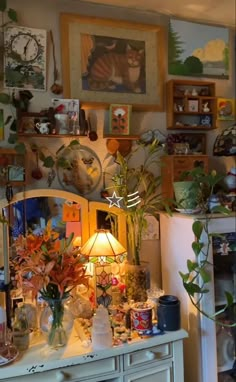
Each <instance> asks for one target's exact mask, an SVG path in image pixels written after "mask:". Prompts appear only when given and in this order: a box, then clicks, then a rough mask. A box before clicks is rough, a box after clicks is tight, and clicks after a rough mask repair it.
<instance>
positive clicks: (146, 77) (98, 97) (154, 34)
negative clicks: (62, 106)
mask: <svg viewBox="0 0 236 382" xmlns="http://www.w3.org/2000/svg"><path fill="white" fill-rule="evenodd" d="M61 36H62V72H63V82H64V83H63V88H64V97H67V98H75V99H80V101H81V107H84V108H86V107H87V108H104V107H106V108H108V107H109V105H110V104H127V103H128V104H131V105H132V108H133V110H159V111H162V110H163V86H164V84H163V59H162V58H163V56H164V55H163V38H164V32H163V29H162V27H160V26H157V25H150V24H139V23H131V22H126V21H120V20H112V19H99V18H95V17H86V16H80V15H75V14H61ZM127 36H128V37H127Z"/></svg>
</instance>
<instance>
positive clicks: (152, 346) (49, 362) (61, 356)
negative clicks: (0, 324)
mask: <svg viewBox="0 0 236 382" xmlns="http://www.w3.org/2000/svg"><path fill="white" fill-rule="evenodd" d="M72 337H73V333H72ZM185 337H187V333H186V332H185V331H184V330H178V331H176V332H169V333H166V334H163V335H157V336H153V337H151V338H149V339H143V340H141V339H140V340H135V341H133V342H131V343H130V344H125V345H123V346H118V347H112V348H109V349H104V350H99V351H96V352H93V351H92V350H91V349H87V350H85V348H83V347H82V345H81V343H80V341H79V340H78V338H76V336H74V337H73V338H72V340H71V339H70V342H69V344H68V345H67V346H66V347H65V348H61V349H58V350H50V349H48V347H47V346H46V345H45V343H42V344H41V346H39V345H37V344H36V345H35V346H32V347H31V348H30V349H29V350H28V351H27V352H25V354H23V355H22V357H21V358H20V359H19V360H16V361H15V363H14V364H11V365H9V366H5V367H4V368H3V369H2V370H1V374H0V381H4V382H42V381H43V380H45V381H50V382H64V381H68V382H83V381H86V382H104V381H106V382H135V381H138V382H153V381H155V380H156V381H158V382H184V367H183V339H184V338H185Z"/></svg>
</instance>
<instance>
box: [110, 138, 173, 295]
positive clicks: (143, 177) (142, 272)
mask: <svg viewBox="0 0 236 382" xmlns="http://www.w3.org/2000/svg"><path fill="white" fill-rule="evenodd" d="M137 150H139V154H140V150H141V151H142V154H143V155H141V156H142V157H143V160H142V162H141V163H140V164H138V165H137V161H136V163H135V167H133V166H132V160H134V157H135V154H137ZM160 153H161V146H160V145H159V142H158V141H157V140H154V141H153V142H152V143H151V144H150V145H145V144H142V143H140V144H139V145H138V148H137V149H136V150H134V151H132V152H131V153H130V154H128V155H127V156H126V157H123V156H122V155H121V154H120V153H119V152H117V156H116V163H117V164H118V172H117V173H116V174H115V175H114V176H113V177H112V181H113V187H112V188H113V189H115V191H116V193H117V194H118V195H119V196H120V197H122V198H123V199H122V202H123V210H124V213H125V215H126V223H127V243H128V265H127V271H126V276H127V277H126V285H127V297H128V299H133V300H136V301H145V300H146V298H147V295H146V286H147V285H146V281H147V277H146V271H147V269H146V266H143V265H142V264H141V261H140V250H141V243H142V234H143V232H144V230H145V229H146V227H147V219H146V218H147V215H152V216H154V217H157V215H158V212H159V211H160V210H161V209H163V208H166V210H168V211H170V210H169V208H168V203H167V201H166V200H165V199H164V198H163V197H162V194H161V192H160V185H161V176H160V175H158V174H157V175H155V172H157V171H156V170H158V168H160V166H161V162H160V158H159V156H160ZM139 157H140V156H137V160H138V158H139ZM133 198H135V199H133ZM136 269H138V270H137V271H136ZM131 281H132V285H130V284H131Z"/></svg>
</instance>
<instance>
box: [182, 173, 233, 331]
mask: <svg viewBox="0 0 236 382" xmlns="http://www.w3.org/2000/svg"><path fill="white" fill-rule="evenodd" d="M186 176H187V177H189V176H190V177H191V179H192V181H193V183H194V186H195V187H197V188H198V198H197V205H198V207H199V208H200V210H201V215H200V217H199V218H198V219H196V220H195V221H194V223H193V225H192V231H193V233H194V236H195V240H194V242H193V243H192V250H193V251H194V254H195V256H196V260H195V261H192V260H190V259H188V260H187V272H185V273H183V272H179V274H180V277H181V278H182V281H183V287H184V288H185V290H186V292H187V294H188V296H189V298H190V301H191V303H192V304H193V305H194V306H195V308H196V309H197V310H198V311H199V312H200V313H201V314H203V315H204V316H206V317H207V318H209V319H211V320H213V321H215V323H216V324H220V325H221V326H229V327H232V326H235V327H236V322H235V317H234V320H233V321H234V322H233V323H232V322H231V323H226V322H225V321H222V320H221V319H220V316H221V315H222V313H224V312H225V311H226V309H231V308H232V306H233V301H234V299H233V296H232V294H231V293H229V292H227V291H225V297H226V304H225V306H224V307H223V308H222V309H220V310H218V311H217V312H216V313H213V314H210V313H209V312H207V311H205V310H203V309H202V299H203V297H204V295H205V294H206V293H208V291H209V289H208V284H209V283H210V282H211V277H210V272H209V266H211V265H212V264H211V263H210V261H209V249H210V245H211V241H212V238H213V237H214V236H220V235H217V234H212V233H210V229H209V225H210V222H211V218H212V214H214V213H220V214H224V215H228V214H230V210H229V209H228V208H226V207H224V206H223V205H216V206H215V207H212V208H209V201H210V200H211V197H212V195H215V194H217V193H218V194H221V192H222V186H221V182H222V181H223V179H224V175H220V174H217V172H216V171H212V172H210V173H209V174H207V173H205V172H204V170H203V169H202V168H200V167H198V168H195V169H193V170H191V171H187V172H184V173H183V174H182V178H183V179H185V178H186ZM203 235H204V236H205V238H206V240H205V242H203V240H202V237H203Z"/></svg>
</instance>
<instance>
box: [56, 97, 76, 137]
mask: <svg viewBox="0 0 236 382" xmlns="http://www.w3.org/2000/svg"><path fill="white" fill-rule="evenodd" d="M52 105H53V108H54V110H55V121H56V131H57V133H58V134H65V135H67V134H73V135H77V134H79V133H80V126H79V113H80V102H79V100H78V99H70V98H68V99H65V98H53V99H52Z"/></svg>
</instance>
